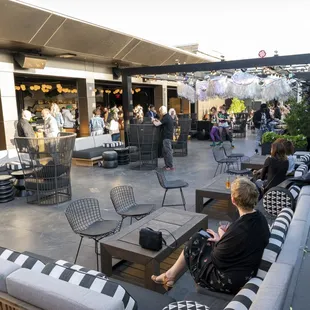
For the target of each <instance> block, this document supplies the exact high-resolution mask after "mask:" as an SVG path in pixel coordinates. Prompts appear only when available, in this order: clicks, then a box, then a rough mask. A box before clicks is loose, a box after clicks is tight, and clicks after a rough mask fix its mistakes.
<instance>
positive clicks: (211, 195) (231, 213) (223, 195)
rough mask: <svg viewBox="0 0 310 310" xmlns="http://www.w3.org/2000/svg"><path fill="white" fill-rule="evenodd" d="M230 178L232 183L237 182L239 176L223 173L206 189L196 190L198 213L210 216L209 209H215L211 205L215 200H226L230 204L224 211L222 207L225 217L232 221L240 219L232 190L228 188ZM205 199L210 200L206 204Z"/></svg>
mask: <svg viewBox="0 0 310 310" xmlns="http://www.w3.org/2000/svg"><path fill="white" fill-rule="evenodd" d="M228 176H229V178H230V182H231V183H232V182H233V181H234V180H235V178H237V176H233V175H228V174H227V173H223V174H220V175H217V176H216V177H215V178H213V179H212V180H211V181H210V182H209V184H208V185H207V186H206V187H204V188H202V189H196V212H197V213H201V212H204V213H207V214H208V209H207V207H209V208H212V209H214V206H213V205H211V203H212V202H213V200H225V201H227V202H228V205H227V207H225V209H224V210H223V208H222V207H221V209H222V210H221V211H222V212H223V211H224V212H225V216H226V215H227V216H228V217H229V218H230V219H231V220H235V219H236V218H238V217H239V215H238V213H237V209H236V207H235V206H234V205H233V204H232V202H231V192H230V188H229V189H227V188H226V180H227V177H228ZM205 198H208V201H207V202H206V203H205V202H204V199H205ZM212 211H213V210H212ZM222 212H221V213H222Z"/></svg>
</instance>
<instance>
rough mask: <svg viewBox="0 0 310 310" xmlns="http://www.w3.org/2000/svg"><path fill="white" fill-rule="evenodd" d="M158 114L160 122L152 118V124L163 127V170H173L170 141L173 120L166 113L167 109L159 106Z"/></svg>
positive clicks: (171, 138)
mask: <svg viewBox="0 0 310 310" xmlns="http://www.w3.org/2000/svg"><path fill="white" fill-rule="evenodd" d="M159 113H160V114H161V115H162V120H161V121H159V120H158V119H154V118H152V122H153V124H154V125H155V126H160V125H162V126H163V156H164V160H165V167H164V169H165V170H168V171H169V170H174V167H173V151H172V140H173V119H172V118H171V116H170V115H169V114H168V113H167V108H166V107H165V106H161V107H160V109H159Z"/></svg>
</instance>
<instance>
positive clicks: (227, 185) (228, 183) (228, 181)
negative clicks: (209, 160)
mask: <svg viewBox="0 0 310 310" xmlns="http://www.w3.org/2000/svg"><path fill="white" fill-rule="evenodd" d="M225 186H226V188H227V189H230V176H228V177H227V179H226V183H225Z"/></svg>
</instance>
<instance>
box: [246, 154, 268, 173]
mask: <svg viewBox="0 0 310 310" xmlns="http://www.w3.org/2000/svg"><path fill="white" fill-rule="evenodd" d="M268 156H269V155H267V156H266V155H253V156H252V157H250V158H249V160H248V161H242V162H241V169H247V168H248V169H254V170H259V169H261V168H263V166H264V163H265V160H266V158H267V157H268Z"/></svg>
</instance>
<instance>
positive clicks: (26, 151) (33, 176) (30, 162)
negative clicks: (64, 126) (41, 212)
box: [15, 133, 76, 205]
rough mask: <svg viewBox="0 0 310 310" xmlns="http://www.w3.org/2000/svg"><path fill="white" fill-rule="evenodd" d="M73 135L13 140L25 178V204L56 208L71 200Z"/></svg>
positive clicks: (74, 135)
mask: <svg viewBox="0 0 310 310" xmlns="http://www.w3.org/2000/svg"><path fill="white" fill-rule="evenodd" d="M75 137H76V134H70V133H66V134H65V133H63V134H62V136H59V137H57V138H21V137H19V138H15V146H16V150H17V152H18V156H19V160H20V162H21V165H22V169H23V171H24V175H25V188H26V191H27V192H29V193H31V195H28V196H27V202H28V203H34V204H40V205H52V204H59V203H63V202H65V201H68V200H71V196H72V193H71V179H70V171H71V160H72V152H73V148H74V143H75Z"/></svg>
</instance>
